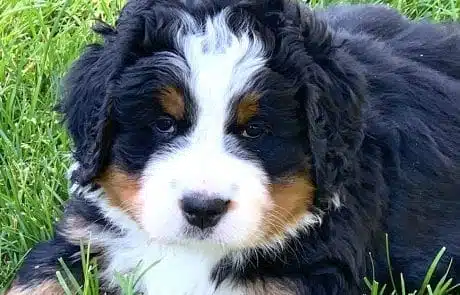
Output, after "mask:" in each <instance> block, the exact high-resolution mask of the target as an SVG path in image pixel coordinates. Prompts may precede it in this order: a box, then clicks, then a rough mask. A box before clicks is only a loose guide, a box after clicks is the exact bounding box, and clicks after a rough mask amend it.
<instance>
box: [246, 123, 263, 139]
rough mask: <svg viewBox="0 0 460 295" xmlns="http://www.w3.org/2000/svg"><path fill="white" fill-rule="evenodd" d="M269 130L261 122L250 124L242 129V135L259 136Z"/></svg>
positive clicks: (248, 136) (247, 136)
mask: <svg viewBox="0 0 460 295" xmlns="http://www.w3.org/2000/svg"><path fill="white" fill-rule="evenodd" d="M266 132H267V130H266V128H265V126H263V125H260V124H250V125H248V126H246V128H244V129H243V130H242V131H241V136H243V137H246V138H258V137H260V136H262V135H263V134H265V133H266Z"/></svg>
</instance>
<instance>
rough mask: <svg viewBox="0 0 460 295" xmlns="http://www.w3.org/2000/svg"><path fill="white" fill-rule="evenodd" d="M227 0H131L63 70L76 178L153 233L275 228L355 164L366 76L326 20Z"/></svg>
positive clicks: (325, 196)
mask: <svg viewBox="0 0 460 295" xmlns="http://www.w3.org/2000/svg"><path fill="white" fill-rule="evenodd" d="M227 2H229V3H225V5H224V4H222V3H221V4H220V5H218V4H208V3H201V4H197V5H186V4H184V3H182V2H180V1H131V2H128V4H127V6H126V7H125V8H124V9H123V11H122V13H121V15H120V18H119V20H118V21H117V24H116V26H115V27H114V28H112V27H109V26H105V25H103V26H99V27H98V28H97V29H96V30H97V31H98V32H99V33H101V34H102V35H103V37H104V43H103V44H99V45H92V46H90V47H89V48H88V49H87V51H86V52H85V53H84V54H83V55H82V56H81V58H80V59H79V60H78V61H77V62H76V63H75V65H74V66H73V68H72V69H71V71H70V73H69V75H68V78H67V80H66V85H65V93H64V94H65V98H64V100H63V101H62V103H61V108H62V111H63V113H64V115H65V119H66V122H67V126H68V130H69V132H70V135H71V136H72V138H73V141H74V143H75V158H76V160H77V161H78V163H79V166H78V169H77V170H76V171H75V173H74V177H75V179H76V180H77V181H78V182H79V183H80V184H82V185H85V184H88V183H90V182H93V183H97V184H99V185H100V186H102V188H103V189H104V190H105V198H106V201H107V202H106V203H107V204H108V206H111V207H112V208H117V209H119V210H121V211H122V212H124V214H126V215H127V216H129V217H130V218H131V219H132V220H134V221H136V222H137V223H138V225H139V226H140V227H141V228H142V229H143V230H145V231H146V232H147V233H148V234H149V236H150V237H151V238H152V239H154V240H157V241H158V242H160V243H162V242H164V243H187V242H189V241H197V240H201V241H206V242H209V243H212V244H221V245H226V246H228V247H230V248H241V247H252V246H258V245H263V244H266V243H267V242H268V241H272V240H273V239H275V240H276V239H278V240H279V238H283V237H284V236H286V234H287V233H289V232H292V231H293V230H294V231H295V230H297V229H298V228H303V227H305V226H307V225H309V224H310V223H311V222H313V221H317V219H316V217H315V216H314V212H313V210H315V208H320V209H325V208H327V206H329V205H330V204H331V202H332V203H335V204H336V205H337V202H338V199H337V198H339V197H340V190H341V187H342V185H343V184H344V183H345V181H346V178H347V175H348V174H349V173H351V172H350V171H352V169H351V168H352V167H351V166H352V165H353V160H352V158H353V154H354V153H355V149H356V147H357V146H358V144H359V140H360V137H361V136H360V134H361V126H360V101H361V94H362V90H361V87H362V85H363V80H362V78H361V76H360V74H359V69H358V68H356V66H355V63H354V61H353V60H352V59H351V58H350V57H349V56H348V55H347V54H346V53H345V52H344V51H343V50H342V49H341V47H340V44H335V41H334V40H335V39H334V33H333V32H331V31H330V29H329V28H328V27H327V25H326V23H325V22H324V21H322V20H319V19H317V18H316V17H315V16H314V14H313V13H312V12H311V11H310V10H308V9H306V8H303V7H300V6H299V5H297V4H293V3H287V2H284V1H254V3H253V2H251V1H233V2H232V1H227ZM334 198H335V199H334Z"/></svg>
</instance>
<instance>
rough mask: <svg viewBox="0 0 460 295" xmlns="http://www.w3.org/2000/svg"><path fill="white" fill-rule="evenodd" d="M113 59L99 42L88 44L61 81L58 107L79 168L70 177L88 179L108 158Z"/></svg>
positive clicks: (90, 178)
mask: <svg viewBox="0 0 460 295" xmlns="http://www.w3.org/2000/svg"><path fill="white" fill-rule="evenodd" d="M111 68H112V61H111V60H110V59H109V58H108V57H106V56H104V47H103V46H102V45H91V46H89V47H88V48H87V49H86V51H85V52H84V53H83V54H82V56H81V57H80V58H79V60H78V61H76V62H75V63H74V65H73V66H72V68H71V69H70V71H69V73H68V74H67V76H66V78H65V81H64V89H63V93H62V94H63V99H62V100H61V102H60V104H59V106H58V108H59V111H60V112H62V113H63V115H64V120H65V122H66V127H67V130H68V132H69V135H70V136H71V138H72V140H73V143H74V158H75V160H76V161H77V162H78V168H77V169H76V170H75V171H74V172H73V175H72V176H71V177H72V180H74V181H77V182H79V183H81V184H82V185H85V184H87V183H88V182H90V181H91V180H92V179H93V178H94V177H95V176H96V175H98V174H99V172H100V171H101V170H102V169H103V167H104V165H105V163H106V162H107V161H108V159H109V149H110V148H109V147H110V143H111V140H110V133H111V119H110V113H111V103H110V98H109V96H108V95H107V77H108V76H109V74H110V69H111Z"/></svg>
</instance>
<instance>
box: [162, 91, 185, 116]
mask: <svg viewBox="0 0 460 295" xmlns="http://www.w3.org/2000/svg"><path fill="white" fill-rule="evenodd" d="M160 104H161V106H162V107H163V111H165V112H166V113H168V114H169V115H171V116H172V117H173V118H174V119H176V120H182V119H183V118H184V116H185V102H184V96H183V95H182V93H181V92H180V91H179V90H178V89H177V88H174V87H167V88H165V89H163V90H162V91H161V97H160Z"/></svg>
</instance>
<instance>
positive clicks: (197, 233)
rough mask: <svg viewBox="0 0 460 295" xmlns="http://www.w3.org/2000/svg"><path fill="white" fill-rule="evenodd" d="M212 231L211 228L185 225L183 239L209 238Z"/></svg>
mask: <svg viewBox="0 0 460 295" xmlns="http://www.w3.org/2000/svg"><path fill="white" fill-rule="evenodd" d="M213 232H214V229H213V228H205V229H201V228H198V227H195V226H186V227H185V228H184V239H185V240H199V241H204V240H209V239H210V237H211V235H212V234H213Z"/></svg>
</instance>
